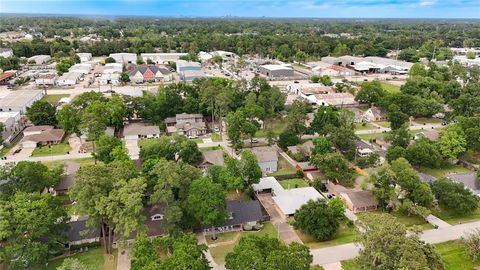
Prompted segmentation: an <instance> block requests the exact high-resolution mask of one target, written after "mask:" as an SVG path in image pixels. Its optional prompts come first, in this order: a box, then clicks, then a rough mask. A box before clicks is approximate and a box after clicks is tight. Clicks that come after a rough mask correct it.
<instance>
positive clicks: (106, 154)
mask: <svg viewBox="0 0 480 270" xmlns="http://www.w3.org/2000/svg"><path fill="white" fill-rule="evenodd" d="M122 145H123V143H122V141H121V140H120V139H119V138H117V137H115V136H109V135H105V134H104V135H101V136H100V137H99V138H98V143H97V148H96V150H95V152H94V153H93V156H94V157H95V158H96V159H98V160H100V161H102V162H104V163H110V162H112V161H113V160H114V158H113V156H112V153H113V152H112V151H113V149H114V148H116V147H117V146H122Z"/></svg>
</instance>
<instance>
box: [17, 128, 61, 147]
mask: <svg viewBox="0 0 480 270" xmlns="http://www.w3.org/2000/svg"><path fill="white" fill-rule="evenodd" d="M64 135H65V131H64V130H63V129H60V128H55V127H54V126H47V125H45V126H31V127H27V128H26V129H24V130H23V136H24V137H23V139H22V141H21V143H22V147H23V148H36V147H37V146H45V145H52V144H59V143H61V142H62V139H63V136H64Z"/></svg>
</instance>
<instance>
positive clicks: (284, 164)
mask: <svg viewBox="0 0 480 270" xmlns="http://www.w3.org/2000/svg"><path fill="white" fill-rule="evenodd" d="M277 169H278V170H277V171H276V172H272V173H269V174H268V175H269V176H277V175H284V174H292V173H295V172H297V169H295V168H294V167H293V166H292V165H290V163H288V161H286V160H285V159H284V158H283V157H279V158H278V168H277Z"/></svg>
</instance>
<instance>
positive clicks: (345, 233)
mask: <svg viewBox="0 0 480 270" xmlns="http://www.w3.org/2000/svg"><path fill="white" fill-rule="evenodd" d="M296 232H297V235H298V237H300V239H301V240H302V242H303V243H304V244H305V245H306V246H308V247H309V248H320V247H328V246H336V245H342V244H347V243H352V242H354V241H355V240H356V239H357V236H358V235H359V232H358V230H357V229H356V228H355V226H352V227H349V226H347V225H346V224H345V223H342V224H340V228H339V229H338V232H337V235H336V236H335V238H334V239H332V240H328V241H318V240H316V239H315V238H313V236H311V235H309V234H307V233H305V232H303V231H301V230H296Z"/></svg>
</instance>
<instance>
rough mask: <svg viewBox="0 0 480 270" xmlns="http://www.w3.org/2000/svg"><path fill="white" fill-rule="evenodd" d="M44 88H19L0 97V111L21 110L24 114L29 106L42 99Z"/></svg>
mask: <svg viewBox="0 0 480 270" xmlns="http://www.w3.org/2000/svg"><path fill="white" fill-rule="evenodd" d="M44 95H45V93H44V92H43V90H17V91H13V92H10V94H8V95H7V96H5V97H4V98H2V99H0V112H19V113H20V114H24V113H25V112H26V110H27V108H28V107H30V106H32V104H33V103H34V102H35V101H37V100H39V99H41V98H42V97H43V96H44Z"/></svg>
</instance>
